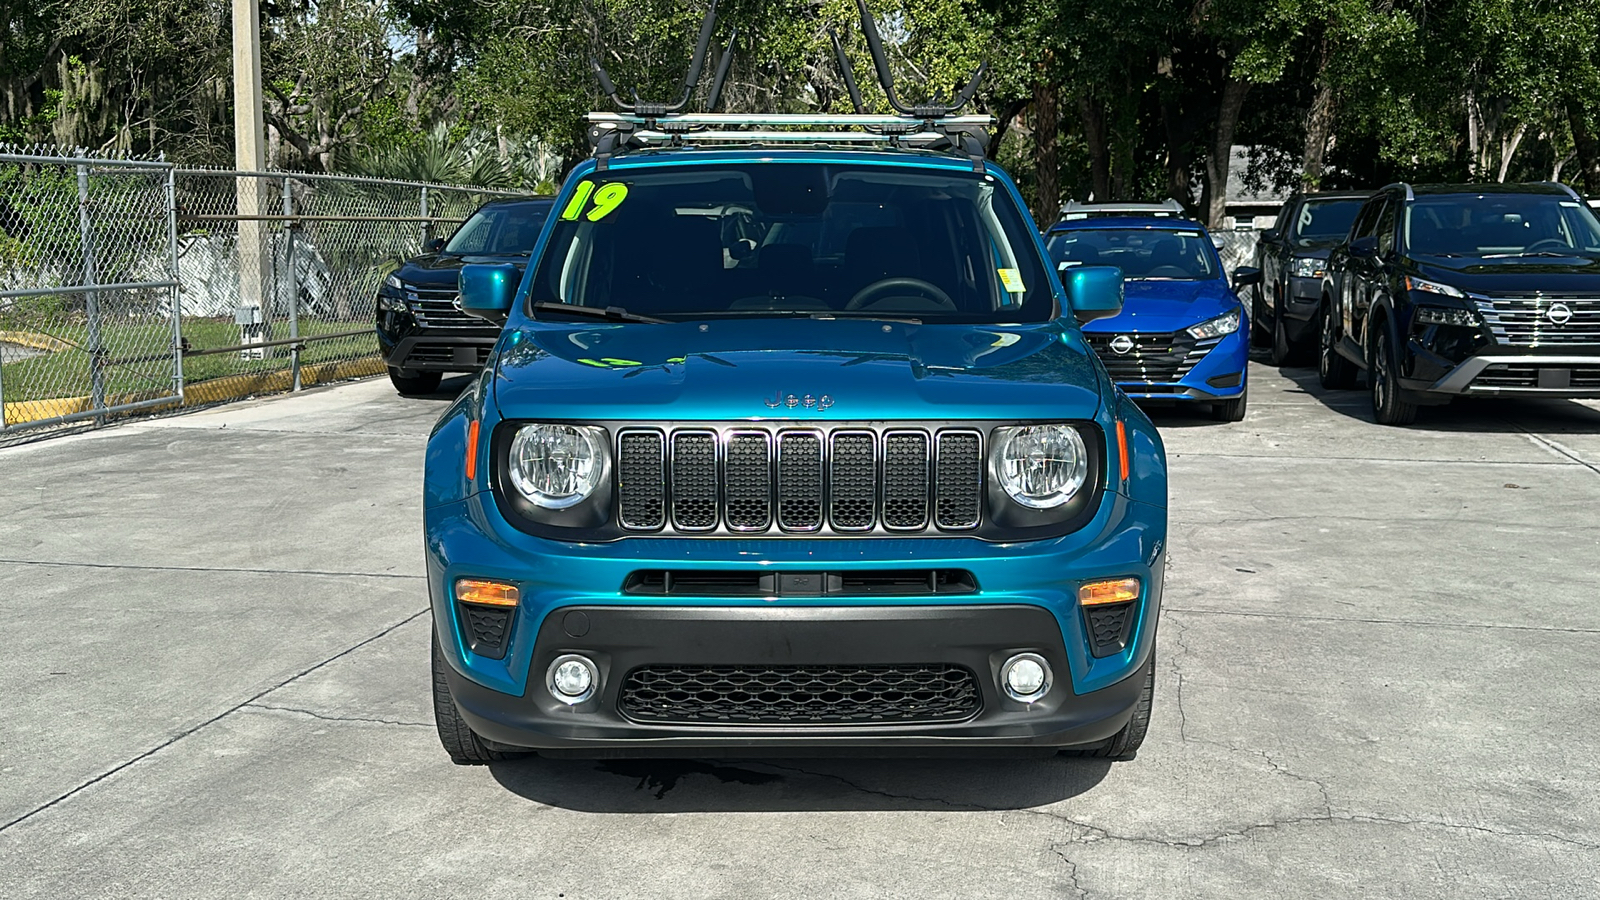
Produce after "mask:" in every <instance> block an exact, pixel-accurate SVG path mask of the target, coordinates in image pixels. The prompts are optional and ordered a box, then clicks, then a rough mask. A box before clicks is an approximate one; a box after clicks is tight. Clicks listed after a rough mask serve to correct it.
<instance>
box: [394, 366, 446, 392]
mask: <svg viewBox="0 0 1600 900" xmlns="http://www.w3.org/2000/svg"><path fill="white" fill-rule="evenodd" d="M443 380H444V373H443V372H418V373H416V374H415V375H402V374H401V373H400V370H399V369H396V368H395V367H394V366H390V367H389V383H390V384H393V385H394V389H395V390H397V391H399V392H400V393H401V394H404V395H406V396H411V395H413V394H431V393H433V392H434V391H437V390H438V389H439V382H441V381H443Z"/></svg>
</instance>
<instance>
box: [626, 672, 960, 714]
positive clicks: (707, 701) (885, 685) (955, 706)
mask: <svg viewBox="0 0 1600 900" xmlns="http://www.w3.org/2000/svg"><path fill="white" fill-rule="evenodd" d="M618 705H619V706H620V707H621V708H622V713H623V715H625V716H627V717H628V718H630V719H632V720H634V721H636V722H674V723H683V724H694V725H735V726H737V725H791V726H793V725H910V724H916V723H922V722H959V721H964V720H966V719H970V718H972V717H973V716H974V715H976V714H977V713H978V710H979V708H980V707H981V706H982V705H983V700H982V694H981V693H980V692H979V689H978V679H977V677H976V676H975V675H973V673H972V670H970V669H968V668H966V667H964V666H957V665H949V664H945V663H925V664H921V665H912V664H898V665H804V666H795V665H766V664H762V663H753V664H750V665H720V666H707V665H648V666H640V667H639V668H637V669H634V670H633V671H631V672H629V673H628V674H627V676H626V677H625V678H624V679H623V681H622V690H621V693H620V696H619V704H618Z"/></svg>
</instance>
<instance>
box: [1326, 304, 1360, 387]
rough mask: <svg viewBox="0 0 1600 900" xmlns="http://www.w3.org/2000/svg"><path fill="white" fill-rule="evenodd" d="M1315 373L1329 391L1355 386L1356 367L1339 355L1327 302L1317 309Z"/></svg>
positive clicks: (1336, 333)
mask: <svg viewBox="0 0 1600 900" xmlns="http://www.w3.org/2000/svg"><path fill="white" fill-rule="evenodd" d="M1317 335H1318V340H1317V345H1318V353H1317V375H1318V376H1320V377H1321V379H1322V386H1323V387H1325V388H1327V389H1328V390H1330V391H1348V390H1350V389H1352V388H1354V387H1355V386H1356V367H1355V366H1354V365H1353V364H1352V363H1351V362H1350V360H1348V359H1345V358H1344V357H1343V356H1340V355H1339V349H1338V348H1339V334H1338V332H1336V331H1335V330H1334V322H1333V312H1332V310H1330V309H1328V304H1327V303H1324V304H1322V308H1321V309H1320V310H1318V311H1317Z"/></svg>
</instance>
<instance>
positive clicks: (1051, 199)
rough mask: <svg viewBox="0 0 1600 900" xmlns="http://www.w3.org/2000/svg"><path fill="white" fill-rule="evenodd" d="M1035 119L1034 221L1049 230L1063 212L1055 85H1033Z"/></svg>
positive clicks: (1045, 83)
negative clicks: (1057, 146) (1057, 153)
mask: <svg viewBox="0 0 1600 900" xmlns="http://www.w3.org/2000/svg"><path fill="white" fill-rule="evenodd" d="M1033 119H1034V121H1033V168H1034V186H1035V189H1034V197H1033V218H1034V221H1035V222H1037V223H1038V224H1040V225H1043V226H1046V227H1048V226H1050V225H1051V224H1052V223H1054V222H1055V220H1056V216H1057V214H1058V213H1059V212H1060V210H1061V166H1060V162H1059V161H1058V159H1057V156H1056V133H1057V132H1058V131H1059V130H1060V128H1061V110H1060V107H1058V106H1057V105H1056V86H1055V85H1053V84H1050V83H1049V82H1044V81H1041V82H1039V83H1038V84H1036V85H1034V87H1033Z"/></svg>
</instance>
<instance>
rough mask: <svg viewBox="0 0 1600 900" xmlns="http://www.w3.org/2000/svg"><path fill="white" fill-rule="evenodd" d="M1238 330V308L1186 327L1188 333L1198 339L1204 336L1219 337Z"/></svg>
mask: <svg viewBox="0 0 1600 900" xmlns="http://www.w3.org/2000/svg"><path fill="white" fill-rule="evenodd" d="M1238 330H1239V310H1237V309H1236V310H1233V311H1232V312H1227V313H1223V314H1222V315H1220V316H1217V317H1216V318H1215V319H1211V320H1209V321H1206V322H1201V323H1200V324H1199V325H1195V326H1194V327H1192V328H1190V329H1188V331H1189V333H1190V334H1191V335H1193V336H1194V337H1195V338H1197V339H1198V340H1202V341H1203V340H1205V339H1206V338H1219V337H1222V336H1223V335H1225V334H1233V333H1234V332H1235V331H1238Z"/></svg>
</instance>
